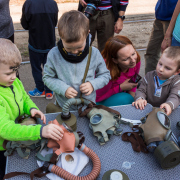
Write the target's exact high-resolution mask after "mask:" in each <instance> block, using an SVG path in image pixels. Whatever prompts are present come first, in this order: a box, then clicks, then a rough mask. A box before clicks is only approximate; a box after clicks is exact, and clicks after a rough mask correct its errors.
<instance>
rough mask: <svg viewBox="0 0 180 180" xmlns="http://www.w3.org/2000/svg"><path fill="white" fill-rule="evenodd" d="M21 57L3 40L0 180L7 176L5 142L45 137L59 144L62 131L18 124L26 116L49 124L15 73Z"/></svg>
mask: <svg viewBox="0 0 180 180" xmlns="http://www.w3.org/2000/svg"><path fill="white" fill-rule="evenodd" d="M21 61H22V59H21V55H20V52H19V50H18V49H17V47H16V45H14V44H13V43H12V42H11V41H10V40H7V39H3V38H0V179H2V178H3V176H4V172H5V165H6V158H5V157H4V148H3V146H2V145H3V141H4V140H5V139H6V140H9V141H27V140H38V139H41V138H42V137H45V138H52V139H54V140H60V139H62V136H63V130H62V129H61V128H60V127H59V126H57V125H54V124H49V125H46V126H44V127H42V125H36V126H25V125H22V126H21V125H20V124H15V119H16V118H18V117H19V116H22V115H24V114H27V115H31V116H32V117H34V116H40V117H41V120H43V123H44V124H46V118H45V115H44V114H43V113H42V112H41V111H40V110H38V108H37V106H36V105H35V104H34V103H33V102H32V100H31V99H30V97H29V96H28V95H27V93H26V91H25V90H24V87H23V85H22V83H21V81H20V80H19V79H18V78H16V71H17V70H18V68H19V65H20V63H21Z"/></svg>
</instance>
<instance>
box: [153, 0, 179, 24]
mask: <svg viewBox="0 0 180 180" xmlns="http://www.w3.org/2000/svg"><path fill="white" fill-rule="evenodd" d="M177 1H178V0H158V2H157V4H156V7H155V16H156V19H158V20H162V21H170V20H171V17H172V15H173V12H174V9H175V7H176V4H177Z"/></svg>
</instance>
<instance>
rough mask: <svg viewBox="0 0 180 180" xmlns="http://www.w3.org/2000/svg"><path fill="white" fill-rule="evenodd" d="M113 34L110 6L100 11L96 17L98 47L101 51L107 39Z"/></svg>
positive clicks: (112, 18) (112, 16)
mask: <svg viewBox="0 0 180 180" xmlns="http://www.w3.org/2000/svg"><path fill="white" fill-rule="evenodd" d="M112 36H114V14H113V11H112V8H111V9H109V10H106V11H104V13H103V11H102V14H100V15H99V16H98V18H97V41H98V49H99V51H100V52H101V51H102V50H103V49H104V47H105V44H106V42H107V40H108V39H109V38H110V37H112Z"/></svg>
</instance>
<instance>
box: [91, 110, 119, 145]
mask: <svg viewBox="0 0 180 180" xmlns="http://www.w3.org/2000/svg"><path fill="white" fill-rule="evenodd" d="M87 117H88V118H89V119H90V123H89V127H90V129H92V131H93V134H94V136H96V137H97V138H98V142H99V144H100V145H103V144H105V143H106V142H107V141H109V139H110V137H111V136H112V135H113V134H114V135H120V134H121V133H122V129H121V128H120V115H119V114H115V113H111V112H108V111H106V110H104V109H97V108H92V110H91V111H90V112H89V113H88V114H87Z"/></svg>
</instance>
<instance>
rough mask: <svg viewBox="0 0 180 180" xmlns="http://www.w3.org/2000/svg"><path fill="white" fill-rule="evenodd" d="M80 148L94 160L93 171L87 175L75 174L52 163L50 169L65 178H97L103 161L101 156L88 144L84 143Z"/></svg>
mask: <svg viewBox="0 0 180 180" xmlns="http://www.w3.org/2000/svg"><path fill="white" fill-rule="evenodd" d="M80 150H81V151H82V152H84V153H85V154H86V155H87V156H88V157H89V158H90V159H91V160H92V162H93V169H92V171H91V172H90V173H89V174H88V175H86V176H82V177H80V176H75V175H73V174H71V173H69V172H67V171H66V170H64V169H62V168H60V167H58V166H56V165H53V164H51V165H50V166H49V168H48V169H49V171H50V172H52V173H54V174H56V175H58V176H60V177H62V178H64V179H70V180H96V179H97V177H98V175H99V173H100V170H101V162H100V159H99V157H98V156H97V154H96V153H95V152H94V151H93V150H91V149H90V148H88V147H87V146H85V145H84V144H82V146H81V147H80Z"/></svg>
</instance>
